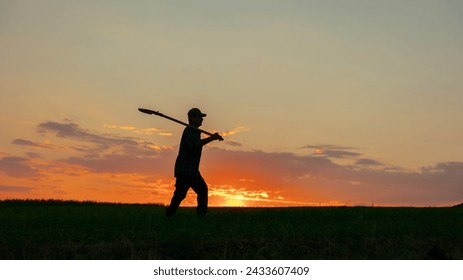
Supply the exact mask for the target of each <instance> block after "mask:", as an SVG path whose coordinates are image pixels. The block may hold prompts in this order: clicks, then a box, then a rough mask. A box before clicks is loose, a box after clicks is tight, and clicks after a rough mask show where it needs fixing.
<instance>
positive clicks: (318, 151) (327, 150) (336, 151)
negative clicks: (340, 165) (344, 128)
mask: <svg viewBox="0 0 463 280" xmlns="http://www.w3.org/2000/svg"><path fill="white" fill-rule="evenodd" d="M304 148H306V149H311V150H312V154H313V155H318V156H325V157H328V158H355V157H359V156H361V154H360V153H357V152H352V150H355V148H352V147H343V146H336V145H307V146H304Z"/></svg>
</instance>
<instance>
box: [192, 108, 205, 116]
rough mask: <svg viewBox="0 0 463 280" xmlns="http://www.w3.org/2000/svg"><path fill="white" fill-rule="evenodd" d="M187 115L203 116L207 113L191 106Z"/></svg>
mask: <svg viewBox="0 0 463 280" xmlns="http://www.w3.org/2000/svg"><path fill="white" fill-rule="evenodd" d="M188 116H191V117H195V116H201V117H205V116H207V115H206V114H204V113H203V112H201V110H199V109H198V108H192V109H191V110H190V111H188Z"/></svg>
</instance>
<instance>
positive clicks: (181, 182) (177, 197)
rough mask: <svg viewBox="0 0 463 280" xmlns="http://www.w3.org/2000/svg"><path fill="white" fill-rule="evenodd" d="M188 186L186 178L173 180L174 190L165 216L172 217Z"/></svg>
mask: <svg viewBox="0 0 463 280" xmlns="http://www.w3.org/2000/svg"><path fill="white" fill-rule="evenodd" d="M189 188H190V186H189V182H188V180H186V179H185V178H177V181H176V182H175V191H174V195H173V196H172V200H171V201H170V205H169V206H168V207H167V208H166V216H167V217H172V216H173V215H175V212H177V209H178V207H179V206H180V203H181V202H182V200H183V199H185V197H186V194H187V192H188V189H189Z"/></svg>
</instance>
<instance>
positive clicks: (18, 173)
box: [0, 157, 40, 178]
mask: <svg viewBox="0 0 463 280" xmlns="http://www.w3.org/2000/svg"><path fill="white" fill-rule="evenodd" d="M0 171H3V172H4V173H5V174H7V175H8V176H12V177H18V178H35V177H38V176H40V174H39V173H38V172H37V170H35V169H34V168H32V167H31V165H30V163H29V160H28V159H27V158H23V157H4V158H1V159H0Z"/></svg>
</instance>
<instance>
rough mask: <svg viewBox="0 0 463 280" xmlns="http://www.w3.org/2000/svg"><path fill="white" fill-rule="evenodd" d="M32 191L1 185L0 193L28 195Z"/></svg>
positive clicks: (25, 188)
mask: <svg viewBox="0 0 463 280" xmlns="http://www.w3.org/2000/svg"><path fill="white" fill-rule="evenodd" d="M32 189H33V188H31V187H23V186H8V185H0V192H13V193H28V192H31V191H32Z"/></svg>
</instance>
